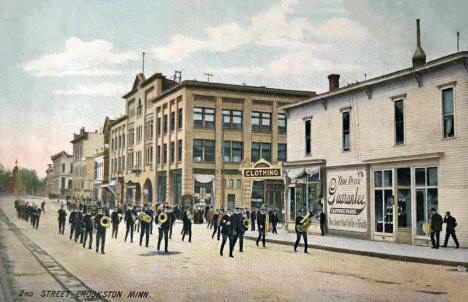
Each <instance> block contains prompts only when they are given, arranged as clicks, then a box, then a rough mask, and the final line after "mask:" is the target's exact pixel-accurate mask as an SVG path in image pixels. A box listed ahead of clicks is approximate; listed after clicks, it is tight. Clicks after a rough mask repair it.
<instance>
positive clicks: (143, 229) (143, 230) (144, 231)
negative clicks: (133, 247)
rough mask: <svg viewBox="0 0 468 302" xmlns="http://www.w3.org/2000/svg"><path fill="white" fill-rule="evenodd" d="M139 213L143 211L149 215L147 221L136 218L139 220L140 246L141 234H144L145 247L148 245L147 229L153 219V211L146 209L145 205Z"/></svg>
mask: <svg viewBox="0 0 468 302" xmlns="http://www.w3.org/2000/svg"><path fill="white" fill-rule="evenodd" d="M141 213H145V214H146V215H148V216H150V217H151V220H150V221H149V222H146V221H144V220H141V219H138V220H140V224H141V233H140V246H141V242H142V241H143V236H144V235H146V247H148V244H149V230H150V224H151V223H152V221H153V212H152V211H151V212H150V210H148V207H147V206H146V205H145V206H144V207H143V210H142V211H141Z"/></svg>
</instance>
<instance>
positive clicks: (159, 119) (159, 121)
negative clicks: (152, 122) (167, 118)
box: [157, 117, 161, 135]
mask: <svg viewBox="0 0 468 302" xmlns="http://www.w3.org/2000/svg"><path fill="white" fill-rule="evenodd" d="M157 128H158V129H157V131H158V135H160V134H161V118H160V117H158V125H157Z"/></svg>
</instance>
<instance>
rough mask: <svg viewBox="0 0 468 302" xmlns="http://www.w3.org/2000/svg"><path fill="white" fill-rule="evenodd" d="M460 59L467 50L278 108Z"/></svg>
mask: <svg viewBox="0 0 468 302" xmlns="http://www.w3.org/2000/svg"><path fill="white" fill-rule="evenodd" d="M460 59H468V51H460V52H457V53H454V54H450V55H447V56H445V57H440V58H438V59H435V60H432V61H429V62H427V63H425V64H424V65H421V66H418V67H410V68H406V69H402V70H398V71H395V72H392V73H388V74H384V75H382V76H379V77H376V78H372V79H369V80H366V81H362V82H359V83H356V84H351V85H348V86H344V87H341V88H339V89H337V90H333V91H328V92H325V93H321V94H317V95H316V96H314V97H311V98H309V99H306V100H303V101H299V102H296V103H293V104H287V105H283V106H280V107H279V109H286V110H287V109H290V108H294V107H298V106H301V105H305V104H309V103H312V102H314V101H318V100H321V99H325V98H328V97H332V96H336V95H339V94H342V93H345V92H349V91H353V90H357V89H362V88H364V87H368V86H372V85H376V84H380V83H383V82H386V81H390V80H394V79H397V78H400V77H404V76H408V75H411V74H413V73H417V72H421V71H424V70H427V69H430V68H434V67H437V66H440V65H444V64H447V63H451V62H453V61H456V60H460ZM467 63H468V62H467ZM467 66H468V65H467ZM466 68H467V71H468V67H466Z"/></svg>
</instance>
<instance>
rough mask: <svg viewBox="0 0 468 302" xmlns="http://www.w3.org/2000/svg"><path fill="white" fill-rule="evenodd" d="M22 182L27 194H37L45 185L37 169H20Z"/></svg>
mask: <svg viewBox="0 0 468 302" xmlns="http://www.w3.org/2000/svg"><path fill="white" fill-rule="evenodd" d="M18 174H19V179H20V184H21V185H22V186H23V187H24V189H25V190H26V194H29V195H35V194H37V192H38V191H39V189H40V188H41V186H43V185H44V181H43V180H41V179H39V177H38V176H37V172H36V170H32V169H26V168H22V169H20V170H19V173H18Z"/></svg>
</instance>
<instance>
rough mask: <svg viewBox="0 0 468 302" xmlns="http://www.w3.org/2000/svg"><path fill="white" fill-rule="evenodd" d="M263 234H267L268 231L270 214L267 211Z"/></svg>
mask: <svg viewBox="0 0 468 302" xmlns="http://www.w3.org/2000/svg"><path fill="white" fill-rule="evenodd" d="M265 217H266V219H265V234H268V233H269V232H270V215H268V213H267V214H266V215H265Z"/></svg>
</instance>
